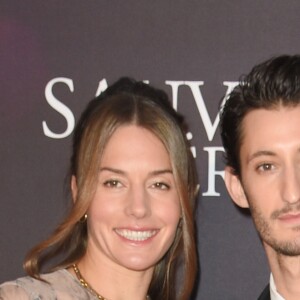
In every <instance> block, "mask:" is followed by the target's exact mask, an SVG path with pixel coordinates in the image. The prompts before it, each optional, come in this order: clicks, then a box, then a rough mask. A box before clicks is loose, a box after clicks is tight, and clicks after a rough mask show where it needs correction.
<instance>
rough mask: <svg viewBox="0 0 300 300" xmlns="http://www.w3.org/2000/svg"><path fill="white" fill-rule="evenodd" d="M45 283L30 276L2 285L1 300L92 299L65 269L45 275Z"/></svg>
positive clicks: (0, 290)
mask: <svg viewBox="0 0 300 300" xmlns="http://www.w3.org/2000/svg"><path fill="white" fill-rule="evenodd" d="M41 278H42V279H43V280H45V281H42V280H38V279H35V278H32V277H30V276H26V277H21V278H18V279H16V280H14V281H8V282H5V283H3V284H1V285H0V300H2V299H3V300H12V299H18V300H19V299H20V300H41V299H43V300H57V299H58V300H60V299H63V300H71V299H78V300H79V299H90V297H89V295H88V294H87V293H86V291H85V290H83V289H82V287H81V286H80V284H78V281H77V280H76V279H75V278H74V277H73V276H72V275H71V274H70V273H69V272H68V271H67V270H65V269H62V270H57V271H54V272H52V273H48V274H43V275H41Z"/></svg>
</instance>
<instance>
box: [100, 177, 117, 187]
mask: <svg viewBox="0 0 300 300" xmlns="http://www.w3.org/2000/svg"><path fill="white" fill-rule="evenodd" d="M103 185H104V186H106V187H111V188H116V187H120V186H121V183H120V181H118V180H115V179H112V180H106V181H105V182H104V184H103Z"/></svg>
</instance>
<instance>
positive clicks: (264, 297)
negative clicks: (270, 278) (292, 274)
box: [257, 284, 271, 300]
mask: <svg viewBox="0 0 300 300" xmlns="http://www.w3.org/2000/svg"><path fill="white" fill-rule="evenodd" d="M257 300H271V296H270V285H269V284H268V285H267V286H266V287H265V289H264V290H263V292H262V293H261V294H260V296H259V297H258V299H257Z"/></svg>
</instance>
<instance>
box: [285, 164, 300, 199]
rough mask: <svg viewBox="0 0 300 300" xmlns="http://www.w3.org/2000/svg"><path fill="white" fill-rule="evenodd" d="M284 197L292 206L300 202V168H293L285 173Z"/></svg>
mask: <svg viewBox="0 0 300 300" xmlns="http://www.w3.org/2000/svg"><path fill="white" fill-rule="evenodd" d="M282 197H283V200H284V201H286V202H288V203H290V204H293V203H296V202H298V201H300V170H299V168H298V167H295V166H291V167H290V168H289V169H288V170H287V171H286V172H285V174H284V178H283V192H282Z"/></svg>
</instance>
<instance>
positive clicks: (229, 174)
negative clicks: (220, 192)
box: [225, 167, 249, 208]
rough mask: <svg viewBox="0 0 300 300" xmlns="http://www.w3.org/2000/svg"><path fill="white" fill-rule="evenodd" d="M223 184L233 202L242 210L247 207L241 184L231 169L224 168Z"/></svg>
mask: <svg viewBox="0 0 300 300" xmlns="http://www.w3.org/2000/svg"><path fill="white" fill-rule="evenodd" d="M225 184H226V188H227V190H228V193H229V195H230V196H231V198H232V200H233V202H234V203H235V204H236V205H238V206H240V207H243V208H246V207H249V203H248V200H247V197H246V195H245V191H244V188H243V186H242V183H241V181H240V179H239V177H238V176H237V175H235V174H234V172H233V170H232V168H231V167H226V168H225Z"/></svg>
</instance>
